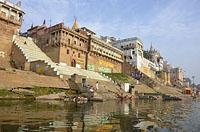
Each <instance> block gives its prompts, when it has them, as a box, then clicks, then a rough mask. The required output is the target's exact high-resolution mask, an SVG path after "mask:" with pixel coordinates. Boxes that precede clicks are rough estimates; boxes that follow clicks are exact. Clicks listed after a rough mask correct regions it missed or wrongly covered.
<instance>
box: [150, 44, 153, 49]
mask: <svg viewBox="0 0 200 132" xmlns="http://www.w3.org/2000/svg"><path fill="white" fill-rule="evenodd" d="M150 51H153V45H152V43H151V47H150Z"/></svg>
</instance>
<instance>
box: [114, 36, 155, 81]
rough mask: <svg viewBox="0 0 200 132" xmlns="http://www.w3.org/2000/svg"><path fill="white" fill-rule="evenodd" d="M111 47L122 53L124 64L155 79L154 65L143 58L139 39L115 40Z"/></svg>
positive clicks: (141, 43) (141, 44)
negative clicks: (128, 64) (126, 63)
mask: <svg viewBox="0 0 200 132" xmlns="http://www.w3.org/2000/svg"><path fill="white" fill-rule="evenodd" d="M113 46H114V47H116V48H118V49H120V50H122V51H123V52H124V59H125V61H126V62H128V63H130V64H131V65H132V66H134V67H135V68H136V69H138V70H139V71H140V72H142V73H144V74H145V75H147V76H149V77H152V78H155V71H156V70H157V68H156V65H155V64H154V63H153V62H151V61H149V60H147V59H146V58H144V55H143V52H144V49H143V42H142V41H141V40H140V39H139V38H137V37H133V38H127V39H122V40H117V41H116V42H114V43H113Z"/></svg>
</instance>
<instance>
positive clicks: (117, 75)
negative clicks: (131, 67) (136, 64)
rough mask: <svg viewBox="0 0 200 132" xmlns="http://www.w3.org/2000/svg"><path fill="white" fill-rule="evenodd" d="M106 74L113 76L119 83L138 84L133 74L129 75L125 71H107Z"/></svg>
mask: <svg viewBox="0 0 200 132" xmlns="http://www.w3.org/2000/svg"><path fill="white" fill-rule="evenodd" d="M105 75H106V76H108V77H109V78H112V80H114V81H116V82H118V83H120V84H121V83H130V84H133V85H134V84H136V80H135V79H133V78H132V77H131V76H128V75H126V74H123V73H106V74H105Z"/></svg>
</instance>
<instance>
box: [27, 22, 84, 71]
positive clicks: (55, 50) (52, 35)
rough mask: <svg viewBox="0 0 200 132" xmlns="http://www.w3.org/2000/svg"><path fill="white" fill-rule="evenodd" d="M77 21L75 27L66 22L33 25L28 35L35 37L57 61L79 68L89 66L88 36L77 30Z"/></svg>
mask: <svg viewBox="0 0 200 132" xmlns="http://www.w3.org/2000/svg"><path fill="white" fill-rule="evenodd" d="M76 28H77V22H76V21H75V23H74V25H73V28H72V29H70V28H68V27H65V26H64V23H59V24H57V25H54V26H51V27H47V26H46V25H45V23H43V25H42V26H36V27H32V28H31V29H29V30H28V36H30V37H32V38H34V39H35V42H36V44H37V45H38V46H39V47H40V48H41V49H42V50H43V51H44V52H45V53H46V54H47V55H48V56H49V57H50V58H51V59H52V60H53V61H54V62H56V63H61V64H64V65H65V64H66V65H69V66H72V67H77V68H83V69H85V68H87V61H86V56H87V54H88V37H87V36H86V35H83V34H81V33H79V32H77V31H76Z"/></svg>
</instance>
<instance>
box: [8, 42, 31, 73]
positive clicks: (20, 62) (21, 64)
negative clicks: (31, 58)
mask: <svg viewBox="0 0 200 132" xmlns="http://www.w3.org/2000/svg"><path fill="white" fill-rule="evenodd" d="M11 62H12V65H13V67H14V68H17V69H21V70H25V69H26V68H25V65H26V63H27V62H26V57H25V56H24V55H23V53H22V51H21V50H20V49H19V48H18V47H17V46H16V45H15V44H13V45H12V52H11ZM26 70H28V69H26Z"/></svg>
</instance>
